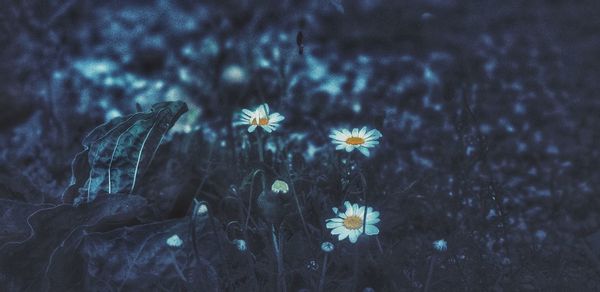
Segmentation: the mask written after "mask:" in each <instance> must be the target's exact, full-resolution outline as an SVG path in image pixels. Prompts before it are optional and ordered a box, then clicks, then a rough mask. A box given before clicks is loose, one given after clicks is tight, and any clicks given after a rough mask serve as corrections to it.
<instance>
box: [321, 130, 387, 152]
mask: <svg viewBox="0 0 600 292" xmlns="http://www.w3.org/2000/svg"><path fill="white" fill-rule="evenodd" d="M382 136H383V135H382V134H381V132H379V131H378V130H377V129H372V130H369V131H367V127H362V129H360V130H359V129H358V128H354V129H352V131H350V130H348V129H341V130H333V131H332V132H331V135H329V138H331V139H332V142H333V144H337V146H336V147H335V150H342V149H345V150H346V152H351V151H352V150H354V149H358V151H360V153H362V154H363V155H365V156H367V157H368V156H369V155H370V153H369V148H372V147H375V145H377V144H379V141H378V139H379V138H380V137H382Z"/></svg>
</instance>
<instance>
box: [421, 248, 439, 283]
mask: <svg viewBox="0 0 600 292" xmlns="http://www.w3.org/2000/svg"><path fill="white" fill-rule="evenodd" d="M435 260H436V255H435V254H434V255H433V256H431V259H430V261H429V271H427V281H425V289H424V290H423V291H425V292H427V291H429V287H430V286H431V285H430V284H431V278H432V277H433V267H434V265H435Z"/></svg>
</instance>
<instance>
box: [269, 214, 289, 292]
mask: <svg viewBox="0 0 600 292" xmlns="http://www.w3.org/2000/svg"><path fill="white" fill-rule="evenodd" d="M271 233H272V236H273V249H274V250H275V257H276V258H277V291H284V292H285V291H286V288H285V278H284V275H283V256H282V255H281V249H280V245H279V242H280V241H279V240H277V234H276V233H275V225H273V224H271ZM280 239H281V236H280Z"/></svg>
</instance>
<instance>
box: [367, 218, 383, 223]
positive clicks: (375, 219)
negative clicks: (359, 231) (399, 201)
mask: <svg viewBox="0 0 600 292" xmlns="http://www.w3.org/2000/svg"><path fill="white" fill-rule="evenodd" d="M379 221H381V219H379V218H367V224H376V223H379Z"/></svg>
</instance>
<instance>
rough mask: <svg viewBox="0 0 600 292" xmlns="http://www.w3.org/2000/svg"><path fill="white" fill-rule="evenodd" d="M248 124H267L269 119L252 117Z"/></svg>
mask: <svg viewBox="0 0 600 292" xmlns="http://www.w3.org/2000/svg"><path fill="white" fill-rule="evenodd" d="M250 124H252V125H256V126H266V125H268V124H269V119H268V118H258V119H257V118H254V119H252V121H250Z"/></svg>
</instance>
